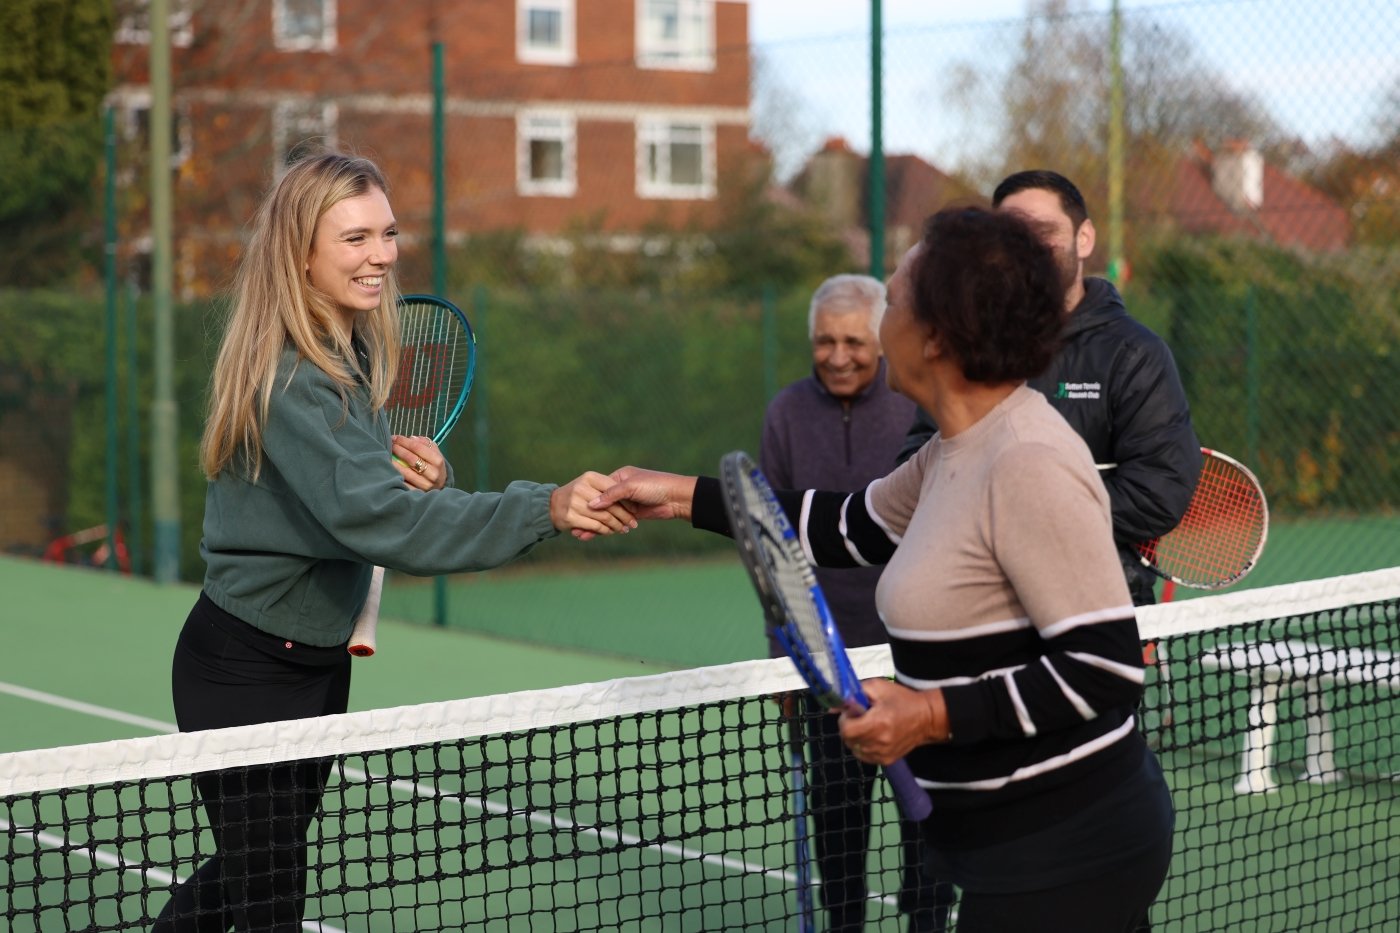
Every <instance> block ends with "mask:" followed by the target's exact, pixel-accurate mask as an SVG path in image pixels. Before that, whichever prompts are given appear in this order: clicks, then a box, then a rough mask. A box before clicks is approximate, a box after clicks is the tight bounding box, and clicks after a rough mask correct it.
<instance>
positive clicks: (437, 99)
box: [433, 42, 447, 626]
mask: <svg viewBox="0 0 1400 933" xmlns="http://www.w3.org/2000/svg"><path fill="white" fill-rule="evenodd" d="M444 96H445V89H444V83H443V68H442V43H441V42H434V43H433V294H434V295H446V294H447V226H446V219H445V217H446V214H445V211H444V203H445V200H446V197H447V190H446V171H445V169H444V165H443V121H444V115H443V98H444ZM433 624H434V625H438V626H445V625H446V624H447V578H446V577H444V576H441V575H439V576H436V577H434V578H433Z"/></svg>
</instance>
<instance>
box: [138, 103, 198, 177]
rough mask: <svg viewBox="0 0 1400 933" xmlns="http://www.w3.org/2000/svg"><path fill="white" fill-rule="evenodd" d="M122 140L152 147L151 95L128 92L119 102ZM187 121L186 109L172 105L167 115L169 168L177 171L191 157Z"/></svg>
mask: <svg viewBox="0 0 1400 933" xmlns="http://www.w3.org/2000/svg"><path fill="white" fill-rule="evenodd" d="M121 131H122V137H123V138H124V139H126V140H127V141H128V142H131V143H134V144H136V145H138V146H140V147H141V149H142V150H143V151H149V150H150V147H151V95H150V94H149V93H128V94H126V95H125V96H124V99H123V100H122V110H121ZM190 148H191V144H190V120H189V115H188V114H187V113H186V112H185V108H184V107H182V106H180V105H178V104H177V105H175V106H174V107H172V108H171V112H170V167H171V168H172V169H175V168H179V167H180V166H181V165H182V164H183V163H184V161H185V160H186V159H188V158H189V157H190Z"/></svg>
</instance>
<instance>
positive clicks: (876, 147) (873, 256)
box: [867, 0, 885, 281]
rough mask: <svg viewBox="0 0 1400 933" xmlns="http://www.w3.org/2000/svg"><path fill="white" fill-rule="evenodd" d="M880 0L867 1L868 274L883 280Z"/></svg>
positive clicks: (883, 153)
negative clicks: (868, 33) (868, 57)
mask: <svg viewBox="0 0 1400 933" xmlns="http://www.w3.org/2000/svg"><path fill="white" fill-rule="evenodd" d="M880 4H881V0H870V203H869V204H868V205H867V208H868V210H869V214H870V274H871V275H872V276H874V277H875V278H877V279H879V280H881V281H884V279H885V132H884V111H885V105H884V84H885V79H884V75H885V68H884V51H883V49H882V43H883V40H884V31H885V30H884V26H882V25H881V8H880Z"/></svg>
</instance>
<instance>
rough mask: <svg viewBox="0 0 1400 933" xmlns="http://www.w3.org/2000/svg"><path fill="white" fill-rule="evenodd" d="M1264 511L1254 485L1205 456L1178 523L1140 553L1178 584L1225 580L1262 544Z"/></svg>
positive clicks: (1243, 566)
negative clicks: (1176, 578)
mask: <svg viewBox="0 0 1400 933" xmlns="http://www.w3.org/2000/svg"><path fill="white" fill-rule="evenodd" d="M1267 514H1268V513H1267V507H1266V506H1265V504H1264V499H1263V495H1262V493H1261V492H1260V490H1259V488H1258V486H1257V485H1256V484H1255V482H1254V480H1253V479H1252V478H1251V477H1249V476H1248V475H1246V474H1245V473H1243V472H1242V471H1241V470H1240V469H1239V468H1237V467H1235V466H1234V465H1232V464H1230V463H1227V462H1224V461H1221V460H1219V459H1216V458H1213V457H1208V458H1207V459H1206V463H1205V466H1204V468H1203V469H1202V471H1201V478H1200V481H1199V482H1198V484H1197V488H1196V493H1195V495H1194V496H1193V497H1192V500H1191V505H1190V507H1189V508H1188V509H1187V510H1186V514H1185V515H1184V516H1182V519H1181V522H1180V524H1178V525H1177V527H1176V528H1175V529H1173V530H1172V531H1171V532H1170V533H1169V534H1166V535H1163V536H1162V537H1161V538H1158V539H1157V540H1156V541H1155V542H1152V543H1151V544H1149V545H1148V546H1147V547H1146V548H1145V551H1146V553H1147V556H1148V558H1149V559H1151V560H1152V561H1153V562H1154V563H1155V564H1156V565H1157V566H1158V567H1159V568H1160V569H1162V570H1163V571H1165V572H1167V573H1169V574H1171V575H1172V576H1174V577H1179V578H1181V579H1185V580H1190V581H1196V582H1201V583H1209V582H1215V581H1220V580H1230V579H1233V578H1235V577H1237V576H1238V575H1239V574H1240V573H1242V572H1243V571H1244V570H1245V569H1247V568H1248V567H1249V566H1250V565H1251V564H1252V563H1253V562H1254V559H1255V558H1256V556H1257V555H1258V553H1259V549H1260V547H1261V546H1262V545H1263V542H1264V535H1265V533H1266V528H1267V525H1266V522H1267V517H1266V516H1267Z"/></svg>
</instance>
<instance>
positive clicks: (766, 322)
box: [762, 282, 778, 407]
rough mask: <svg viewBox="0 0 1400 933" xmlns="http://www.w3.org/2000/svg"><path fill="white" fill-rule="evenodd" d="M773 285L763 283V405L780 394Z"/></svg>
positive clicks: (776, 317)
mask: <svg viewBox="0 0 1400 933" xmlns="http://www.w3.org/2000/svg"><path fill="white" fill-rule="evenodd" d="M776 304H777V299H776V298H775V296H774V292H773V283H772V282H765V283H763V299H762V316H763V403H764V406H765V407H766V406H767V404H768V403H769V402H771V401H773V396H775V395H777V394H778V312H777V307H776Z"/></svg>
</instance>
